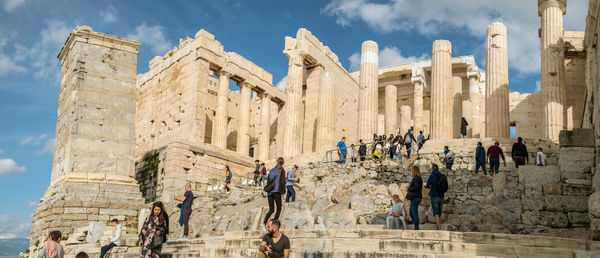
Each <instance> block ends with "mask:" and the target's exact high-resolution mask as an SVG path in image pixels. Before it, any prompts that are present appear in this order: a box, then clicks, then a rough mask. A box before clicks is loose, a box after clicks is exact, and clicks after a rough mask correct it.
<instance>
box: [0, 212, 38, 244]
mask: <svg viewBox="0 0 600 258" xmlns="http://www.w3.org/2000/svg"><path fill="white" fill-rule="evenodd" d="M30 229H31V223H22V222H21V221H20V220H19V219H18V218H16V217H13V216H11V215H8V214H1V215H0V239H9V238H29V230H30Z"/></svg>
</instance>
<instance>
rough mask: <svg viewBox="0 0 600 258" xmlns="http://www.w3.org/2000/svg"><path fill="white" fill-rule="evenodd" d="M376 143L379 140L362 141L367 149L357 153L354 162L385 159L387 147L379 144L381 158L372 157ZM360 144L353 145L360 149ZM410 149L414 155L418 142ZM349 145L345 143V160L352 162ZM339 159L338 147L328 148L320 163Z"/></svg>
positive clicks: (387, 153)
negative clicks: (362, 154)
mask: <svg viewBox="0 0 600 258" xmlns="http://www.w3.org/2000/svg"><path fill="white" fill-rule="evenodd" d="M377 143H380V142H379V141H377V142H368V143H364V144H365V145H367V151H366V153H365V155H364V156H361V155H360V154H359V155H358V157H357V158H356V159H357V160H356V162H358V163H362V162H364V161H371V160H383V159H385V158H386V157H387V156H389V148H385V147H384V146H381V151H382V152H381V158H380V159H373V152H374V150H375V147H376V146H377ZM360 145H361V144H358V145H354V147H355V148H357V151H358V149H360ZM402 146H404V144H402ZM410 150H411V155H416V154H417V151H418V144H417V142H416V141H415V142H414V144H412V147H411V148H410ZM351 151H352V149H351V147H348V145H346V161H348V160H350V162H352V157H351ZM339 161H340V157H339V155H338V148H335V149H332V150H328V151H326V152H325V156H324V157H323V160H322V161H321V162H322V163H331V162H339Z"/></svg>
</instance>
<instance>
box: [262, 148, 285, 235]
mask: <svg viewBox="0 0 600 258" xmlns="http://www.w3.org/2000/svg"><path fill="white" fill-rule="evenodd" d="M283 163H284V161H283V158H282V157H279V158H277V165H275V167H274V168H273V169H271V171H269V176H268V177H267V185H266V186H265V191H267V190H268V191H267V193H268V200H269V212H267V215H266V216H265V220H264V221H263V229H264V228H266V225H267V222H268V221H269V217H271V214H273V211H275V204H277V212H275V217H274V219H279V214H280V213H281V196H282V195H283V194H285V192H286V191H285V190H286V188H285V170H284V169H283ZM271 188H272V189H271Z"/></svg>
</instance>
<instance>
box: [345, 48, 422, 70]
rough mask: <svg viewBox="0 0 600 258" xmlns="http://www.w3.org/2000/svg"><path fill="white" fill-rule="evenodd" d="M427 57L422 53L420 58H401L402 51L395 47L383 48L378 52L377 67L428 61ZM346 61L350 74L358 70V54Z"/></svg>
mask: <svg viewBox="0 0 600 258" xmlns="http://www.w3.org/2000/svg"><path fill="white" fill-rule="evenodd" d="M428 58H429V55H428V54H427V53H423V54H422V55H421V56H418V57H417V56H409V57H405V56H402V51H401V50H400V49H398V48H397V47H384V48H383V49H381V51H379V64H378V65H379V67H386V66H392V65H399V64H406V63H414V62H417V61H421V60H425V59H428ZM348 60H349V61H350V72H355V71H358V70H360V53H354V54H352V55H351V56H350V57H349V58H348Z"/></svg>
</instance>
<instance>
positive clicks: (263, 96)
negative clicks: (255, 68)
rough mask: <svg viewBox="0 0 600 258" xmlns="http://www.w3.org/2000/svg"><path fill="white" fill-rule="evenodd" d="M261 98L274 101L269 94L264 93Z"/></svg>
mask: <svg viewBox="0 0 600 258" xmlns="http://www.w3.org/2000/svg"><path fill="white" fill-rule="evenodd" d="M260 97H261V98H267V99H272V98H273V96H271V95H270V94H269V93H267V92H263V93H262V94H261V95H260Z"/></svg>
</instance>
